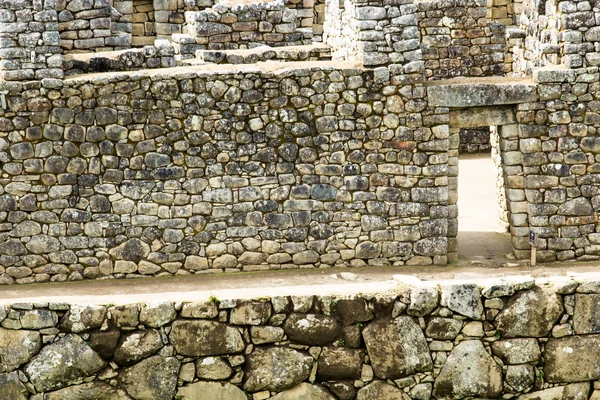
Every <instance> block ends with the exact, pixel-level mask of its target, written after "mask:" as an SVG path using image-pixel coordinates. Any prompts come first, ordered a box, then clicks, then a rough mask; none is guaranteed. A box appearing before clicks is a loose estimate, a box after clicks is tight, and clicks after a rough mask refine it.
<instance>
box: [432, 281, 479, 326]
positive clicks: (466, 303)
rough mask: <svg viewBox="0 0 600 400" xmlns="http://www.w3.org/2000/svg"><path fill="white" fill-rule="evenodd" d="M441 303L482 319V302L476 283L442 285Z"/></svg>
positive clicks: (458, 311) (461, 312) (465, 314)
mask: <svg viewBox="0 0 600 400" xmlns="http://www.w3.org/2000/svg"><path fill="white" fill-rule="evenodd" d="M440 303H441V305H442V306H444V307H448V308H449V309H450V310H452V311H454V312H457V313H459V314H461V315H464V316H466V317H469V318H473V319H478V320H480V319H483V304H482V303H481V294H480V292H479V288H478V287H477V285H475V284H472V283H466V284H457V285H445V286H442V299H441V301H440Z"/></svg>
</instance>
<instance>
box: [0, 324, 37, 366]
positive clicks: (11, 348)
mask: <svg viewBox="0 0 600 400" xmlns="http://www.w3.org/2000/svg"><path fill="white" fill-rule="evenodd" d="M41 341H42V339H41V336H40V334H39V332H36V331H26V330H12V329H4V328H0V362H1V363H2V365H4V367H5V368H6V369H7V370H8V371H12V370H14V369H15V368H17V367H19V366H20V365H22V364H25V363H26V362H27V361H29V360H30V359H31V357H33V356H34V355H35V354H36V353H37V352H38V351H39V350H40V347H41Z"/></svg>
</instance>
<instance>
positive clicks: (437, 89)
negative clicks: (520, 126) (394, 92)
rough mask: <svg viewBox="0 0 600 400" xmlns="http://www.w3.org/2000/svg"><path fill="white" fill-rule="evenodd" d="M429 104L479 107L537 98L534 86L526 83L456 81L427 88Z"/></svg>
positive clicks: (522, 101)
mask: <svg viewBox="0 0 600 400" xmlns="http://www.w3.org/2000/svg"><path fill="white" fill-rule="evenodd" d="M427 95H428V100H429V105H430V106H441V107H481V106H494V105H503V104H518V103H526V102H530V101H535V100H536V99H537V90H536V86H535V85H533V84H526V83H513V82H511V81H510V80H507V82H506V83H501V82H494V83H476V84H475V83H473V82H471V83H466V82H465V83H456V82H453V83H452V84H445V85H443V84H439V85H435V86H430V87H428V88H427Z"/></svg>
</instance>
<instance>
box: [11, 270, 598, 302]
mask: <svg viewBox="0 0 600 400" xmlns="http://www.w3.org/2000/svg"><path fill="white" fill-rule="evenodd" d="M498 279H504V280H509V281H512V280H523V279H527V280H531V279H535V280H536V282H537V283H538V284H542V283H544V282H548V281H557V280H558V281H560V280H569V279H575V280H577V281H589V280H600V272H598V264H597V263H592V262H589V263H582V262H579V263H577V264H574V263H549V264H545V265H544V266H538V267H531V266H529V265H528V264H525V263H515V264H512V265H510V266H505V267H501V268H495V269H489V268H481V267H476V266H461V267H454V268H449V267H447V266H443V267H439V266H430V267H428V268H427V269H423V268H422V267H409V266H405V267H402V268H392V267H369V268H352V269H348V268H327V269H303V270H281V271H259V272H252V273H243V272H242V273H236V274H226V275H223V274H201V275H189V276H174V277H158V278H153V279H133V280H131V279H111V280H109V281H107V280H96V281H76V282H54V283H43V284H31V285H18V286H15V285H11V286H0V305H2V304H15V303H45V302H51V303H52V302H55V303H85V304H115V305H120V304H131V303H136V302H140V303H143V302H148V301H159V300H160V301H174V302H178V301H203V300H207V299H209V298H211V297H216V298H219V299H253V298H265V297H274V296H307V295H320V296H328V295H329V296H352V295H359V294H363V295H364V294H371V293H385V292H389V291H393V290H394V289H396V288H397V287H398V286H399V285H411V286H419V285H437V284H444V283H448V282H451V283H458V282H473V283H476V284H477V285H486V284H488V283H489V282H491V281H494V280H498Z"/></svg>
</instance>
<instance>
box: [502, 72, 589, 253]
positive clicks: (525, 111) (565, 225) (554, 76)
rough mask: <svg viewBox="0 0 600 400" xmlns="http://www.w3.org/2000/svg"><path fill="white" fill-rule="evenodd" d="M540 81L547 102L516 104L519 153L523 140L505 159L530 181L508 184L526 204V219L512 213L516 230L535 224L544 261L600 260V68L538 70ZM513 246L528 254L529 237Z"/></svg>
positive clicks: (513, 197)
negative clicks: (599, 219) (599, 178)
mask: <svg viewBox="0 0 600 400" xmlns="http://www.w3.org/2000/svg"><path fill="white" fill-rule="evenodd" d="M535 78H536V80H537V81H538V82H539V84H538V94H539V100H540V101H539V103H531V104H522V105H518V106H517V108H516V110H517V114H516V115H517V120H518V121H519V123H520V124H521V125H520V130H519V136H518V140H519V143H518V147H517V143H516V140H517V138H516V137H515V138H510V139H509V142H507V143H506V144H505V146H504V149H506V150H508V148H511V151H507V152H506V153H505V155H504V157H505V159H504V162H505V165H507V166H510V167H508V168H510V169H511V170H514V171H515V172H518V171H522V172H523V175H524V176H523V178H524V179H521V178H515V179H514V180H513V179H511V180H510V181H508V182H507V185H508V188H510V189H512V190H509V191H507V195H508V196H509V199H508V200H509V201H521V202H523V201H526V202H527V217H528V218H527V220H526V221H524V220H523V217H524V215H514V214H513V220H512V221H511V226H514V229H515V230H521V228H520V227H525V226H527V225H529V226H530V227H531V230H533V231H534V232H537V233H538V234H539V236H540V248H541V249H542V250H541V251H540V253H539V255H540V257H541V259H542V260H548V261H549V260H555V259H558V260H567V259H573V258H578V259H580V260H597V259H598V258H599V255H600V246H599V245H598V243H599V241H598V236H599V235H598V225H597V223H598V212H599V211H600V202H599V200H600V197H598V195H599V194H600V186H599V183H600V181H599V180H598V176H599V175H598V171H599V167H600V164H598V162H599V161H600V157H598V153H599V152H600V146H599V143H600V138H599V136H598V133H599V132H598V129H599V128H600V114H599V112H600V108H599V106H600V104H599V103H598V101H597V100H595V99H596V97H597V96H598V90H599V89H600V87H599V86H598V71H597V68H589V69H588V70H586V69H580V70H576V71H575V70H558V71H538V72H537V73H536V75H535ZM507 139H508V138H507ZM509 143H510V144H509ZM515 157H516V158H515ZM522 205H523V206H524V205H525V204H524V203H522ZM521 208H522V207H521ZM526 229H527V228H526ZM513 240H514V241H513V245H514V246H515V248H516V249H523V250H525V249H528V248H529V247H528V245H527V244H526V243H525V242H526V241H527V240H526V239H525V238H521V239H518V240H516V241H515V239H513ZM523 253H525V252H523Z"/></svg>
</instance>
